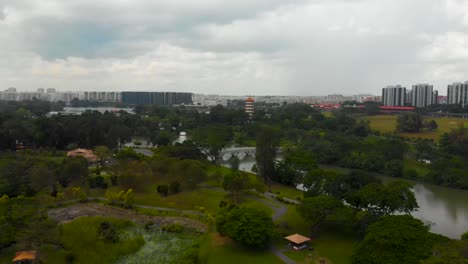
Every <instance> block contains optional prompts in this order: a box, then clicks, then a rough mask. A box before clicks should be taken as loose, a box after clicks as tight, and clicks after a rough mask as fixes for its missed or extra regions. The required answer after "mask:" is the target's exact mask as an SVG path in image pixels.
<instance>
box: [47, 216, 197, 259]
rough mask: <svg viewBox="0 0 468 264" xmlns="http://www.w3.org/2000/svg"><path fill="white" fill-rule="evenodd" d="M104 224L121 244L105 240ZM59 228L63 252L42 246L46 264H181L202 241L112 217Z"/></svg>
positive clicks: (81, 221) (98, 218)
mask: <svg viewBox="0 0 468 264" xmlns="http://www.w3.org/2000/svg"><path fill="white" fill-rule="evenodd" d="M103 222H107V223H110V224H111V225H112V226H113V227H114V228H115V230H116V231H117V233H118V240H117V241H106V240H105V239H103V235H102V232H101V231H100V226H101V225H102V223H103ZM59 228H60V229H61V232H60V234H61V235H60V242H61V244H62V245H63V248H60V247H58V246H55V245H44V246H42V248H41V250H40V252H41V256H42V261H43V262H44V263H52V264H53V263H67V262H70V261H72V262H73V263H119V264H131V263H180V262H181V260H182V258H184V255H185V254H186V253H187V252H189V251H190V250H191V249H192V247H193V246H194V245H195V244H196V243H197V241H199V239H200V235H199V234H196V233H186V232H183V233H168V232H163V231H161V229H160V228H157V227H155V226H153V227H150V228H143V227H142V226H141V225H135V224H133V223H132V222H130V221H127V220H121V219H114V218H108V217H83V218H79V219H76V220H74V221H72V222H69V223H66V224H63V225H62V226H60V227H59ZM195 250H196V248H195Z"/></svg>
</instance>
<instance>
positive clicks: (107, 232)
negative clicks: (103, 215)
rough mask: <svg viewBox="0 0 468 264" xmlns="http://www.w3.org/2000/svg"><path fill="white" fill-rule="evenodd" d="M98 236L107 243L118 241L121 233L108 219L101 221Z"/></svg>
mask: <svg viewBox="0 0 468 264" xmlns="http://www.w3.org/2000/svg"><path fill="white" fill-rule="evenodd" d="M98 237H99V238H101V239H102V240H104V241H105V242H107V243H117V242H118V241H119V233H118V232H117V230H116V229H115V227H114V226H113V225H112V224H111V223H109V222H106V221H104V222H101V225H100V226H99V235H98Z"/></svg>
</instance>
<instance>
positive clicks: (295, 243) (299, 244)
mask: <svg viewBox="0 0 468 264" xmlns="http://www.w3.org/2000/svg"><path fill="white" fill-rule="evenodd" d="M285 239H286V240H288V241H289V245H290V246H292V248H293V249H295V250H302V249H305V248H307V243H308V242H309V241H310V240H311V239H310V238H308V237H305V236H303V235H299V234H294V235H290V236H287V237H285Z"/></svg>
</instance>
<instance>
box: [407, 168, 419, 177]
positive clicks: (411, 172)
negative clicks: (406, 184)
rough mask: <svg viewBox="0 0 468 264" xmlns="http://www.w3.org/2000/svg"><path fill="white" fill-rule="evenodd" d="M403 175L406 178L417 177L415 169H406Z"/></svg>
mask: <svg viewBox="0 0 468 264" xmlns="http://www.w3.org/2000/svg"><path fill="white" fill-rule="evenodd" d="M403 176H404V177H405V178H408V179H416V178H418V177H419V174H418V172H417V171H416V170H415V169H407V170H405V172H404V173H403Z"/></svg>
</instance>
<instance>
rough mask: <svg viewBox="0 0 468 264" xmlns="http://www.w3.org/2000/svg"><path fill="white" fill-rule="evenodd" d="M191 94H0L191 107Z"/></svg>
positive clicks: (12, 98) (1, 96) (12, 91)
mask: <svg viewBox="0 0 468 264" xmlns="http://www.w3.org/2000/svg"><path fill="white" fill-rule="evenodd" d="M192 98H193V94H192V93H179V92H128V91H123V92H90V91H82V92H61V91H57V90H56V89H54V88H47V89H44V88H38V89H37V90H36V91H33V92H31V91H27V92H20V91H17V89H16V88H13V87H11V88H8V89H6V90H5V91H3V92H0V100H1V101H26V100H33V99H37V100H43V101H49V102H58V101H62V102H64V103H66V104H70V103H71V102H72V101H73V100H74V99H78V100H84V101H92V102H122V103H124V104H128V105H150V104H156V105H180V104H186V105H191V104H192V103H193V99H192Z"/></svg>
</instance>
